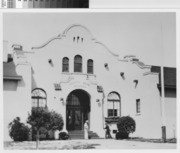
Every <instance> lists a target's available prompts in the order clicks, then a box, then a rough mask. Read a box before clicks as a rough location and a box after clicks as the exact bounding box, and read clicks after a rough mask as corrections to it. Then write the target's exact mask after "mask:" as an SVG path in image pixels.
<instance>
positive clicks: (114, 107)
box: [107, 92, 121, 117]
mask: <svg viewBox="0 0 180 153" xmlns="http://www.w3.org/2000/svg"><path fill="white" fill-rule="evenodd" d="M107 108H108V117H117V116H120V115H121V114H120V96H119V94H118V93H116V92H111V93H110V94H109V95H108V104H107Z"/></svg>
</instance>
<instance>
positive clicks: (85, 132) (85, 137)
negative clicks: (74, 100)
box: [84, 120, 89, 139]
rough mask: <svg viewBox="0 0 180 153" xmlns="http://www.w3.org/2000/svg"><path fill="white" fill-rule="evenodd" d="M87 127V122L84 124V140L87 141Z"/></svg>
mask: <svg viewBox="0 0 180 153" xmlns="http://www.w3.org/2000/svg"><path fill="white" fill-rule="evenodd" d="M88 131H89V125H88V120H86V122H85V123H84V139H88Z"/></svg>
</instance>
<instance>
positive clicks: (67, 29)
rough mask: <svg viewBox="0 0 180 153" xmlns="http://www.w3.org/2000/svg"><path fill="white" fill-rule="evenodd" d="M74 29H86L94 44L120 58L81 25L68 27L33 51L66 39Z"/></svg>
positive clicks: (35, 47)
mask: <svg viewBox="0 0 180 153" xmlns="http://www.w3.org/2000/svg"><path fill="white" fill-rule="evenodd" d="M73 27H81V28H83V29H85V30H86V31H87V32H88V33H89V34H90V36H91V39H92V41H94V42H95V43H97V44H100V45H102V46H103V47H104V48H105V49H106V50H107V51H108V52H109V53H110V54H111V55H113V56H115V57H118V56H119V55H117V54H115V53H113V52H112V51H111V50H110V49H109V48H108V47H107V46H106V45H105V44H103V43H102V42H100V41H98V40H96V39H95V38H93V35H92V33H91V32H90V30H89V29H88V28H86V27H85V26H83V25H80V24H72V25H70V26H68V27H67V28H66V29H65V30H64V31H63V32H62V34H59V35H58V36H56V37H53V38H51V39H49V40H48V41H46V42H45V43H43V44H42V45H40V46H33V47H32V48H31V49H32V50H33V49H40V48H43V47H45V46H47V45H48V44H49V43H50V42H52V41H53V40H55V39H62V37H66V35H67V33H68V31H69V30H70V29H71V28H73Z"/></svg>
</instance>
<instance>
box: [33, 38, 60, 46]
mask: <svg viewBox="0 0 180 153" xmlns="http://www.w3.org/2000/svg"><path fill="white" fill-rule="evenodd" d="M55 39H62V38H61V36H58V37H53V38H51V39H49V40H48V41H47V42H45V43H44V44H42V45H40V46H34V47H32V48H31V49H40V48H43V47H45V46H46V45H48V44H49V43H50V42H52V41H53V40H55Z"/></svg>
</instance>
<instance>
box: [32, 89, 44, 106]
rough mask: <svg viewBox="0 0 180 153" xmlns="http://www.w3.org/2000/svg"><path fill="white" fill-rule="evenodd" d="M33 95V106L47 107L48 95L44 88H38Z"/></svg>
mask: <svg viewBox="0 0 180 153" xmlns="http://www.w3.org/2000/svg"><path fill="white" fill-rule="evenodd" d="M31 95H32V97H31V98H32V107H47V96H46V92H45V91H44V90H43V89H40V88H36V89H34V90H33V91H32V94H31Z"/></svg>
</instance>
